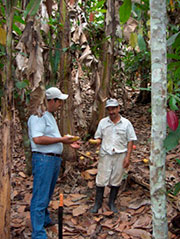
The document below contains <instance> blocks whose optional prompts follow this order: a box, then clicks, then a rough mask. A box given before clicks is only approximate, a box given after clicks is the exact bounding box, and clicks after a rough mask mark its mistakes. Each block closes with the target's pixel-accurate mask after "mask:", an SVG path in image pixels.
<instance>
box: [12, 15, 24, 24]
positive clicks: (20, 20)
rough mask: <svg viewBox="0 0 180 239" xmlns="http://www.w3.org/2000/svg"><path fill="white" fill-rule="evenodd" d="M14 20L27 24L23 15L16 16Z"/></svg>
mask: <svg viewBox="0 0 180 239" xmlns="http://www.w3.org/2000/svg"><path fill="white" fill-rule="evenodd" d="M13 20H14V22H20V23H22V24H25V23H26V22H25V21H24V20H23V19H22V17H21V16H17V15H16V16H14V19H13Z"/></svg>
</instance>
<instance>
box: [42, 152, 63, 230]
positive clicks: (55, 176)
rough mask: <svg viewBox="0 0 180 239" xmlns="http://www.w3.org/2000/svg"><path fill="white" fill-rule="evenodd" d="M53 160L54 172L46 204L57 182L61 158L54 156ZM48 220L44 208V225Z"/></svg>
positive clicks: (47, 214)
mask: <svg viewBox="0 0 180 239" xmlns="http://www.w3.org/2000/svg"><path fill="white" fill-rule="evenodd" d="M53 160H54V164H53V172H54V173H53V178H52V181H51V185H50V190H49V201H48V205H49V202H50V200H51V197H52V195H53V192H54V188H55V186H56V182H57V179H58V176H59V172H60V167H61V162H62V159H60V160H59V157H54V159H53ZM50 222H51V218H50V215H49V211H48V208H46V210H45V221H44V226H46V225H48V224H49V223H50Z"/></svg>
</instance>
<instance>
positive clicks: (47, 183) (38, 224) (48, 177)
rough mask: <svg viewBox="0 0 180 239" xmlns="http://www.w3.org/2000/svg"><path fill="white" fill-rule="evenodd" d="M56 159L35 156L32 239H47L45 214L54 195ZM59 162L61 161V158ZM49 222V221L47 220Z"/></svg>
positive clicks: (33, 164)
mask: <svg viewBox="0 0 180 239" xmlns="http://www.w3.org/2000/svg"><path fill="white" fill-rule="evenodd" d="M53 159H54V157H52V156H47V155H41V154H33V158H32V167H33V177H34V181H33V195H32V199H31V207H30V212H31V223H32V229H33V231H32V239H47V235H46V231H45V229H44V223H45V218H46V215H45V212H46V210H47V207H48V204H49V201H50V199H49V195H50V194H51V195H52V189H51V184H52V182H53V181H54V168H55V166H54V164H55V161H54V160H53ZM59 161H61V159H60V158H59ZM50 192H51V193H50ZM46 220H47V219H46Z"/></svg>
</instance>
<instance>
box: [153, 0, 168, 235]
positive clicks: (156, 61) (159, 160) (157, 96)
mask: <svg viewBox="0 0 180 239" xmlns="http://www.w3.org/2000/svg"><path fill="white" fill-rule="evenodd" d="M150 12H151V39H152V40H151V66H152V96H151V97H152V100H151V103H152V128H151V157H150V186H151V204H152V215H153V238H155V239H156V238H157V239H166V238H168V227H167V216H166V187H165V161H166V153H165V148H164V139H165V137H166V101H167V86H166V84H167V66H166V63H167V59H166V0H158V1H157V0H151V1H150Z"/></svg>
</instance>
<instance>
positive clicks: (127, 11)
mask: <svg viewBox="0 0 180 239" xmlns="http://www.w3.org/2000/svg"><path fill="white" fill-rule="evenodd" d="M131 9H132V3H131V0H124V2H123V4H122V6H121V7H120V8H119V17H120V22H121V23H122V24H124V23H126V22H127V21H128V19H129V18H130V16H131Z"/></svg>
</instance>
